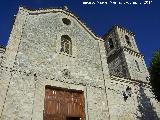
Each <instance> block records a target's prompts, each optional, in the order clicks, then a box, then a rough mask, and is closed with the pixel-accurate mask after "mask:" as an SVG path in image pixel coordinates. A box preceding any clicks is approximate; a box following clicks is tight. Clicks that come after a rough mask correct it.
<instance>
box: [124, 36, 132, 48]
mask: <svg viewBox="0 0 160 120" xmlns="http://www.w3.org/2000/svg"><path fill="white" fill-rule="evenodd" d="M125 39H126V42H127V44H128V45H129V46H131V42H130V39H129V37H128V36H127V35H125Z"/></svg>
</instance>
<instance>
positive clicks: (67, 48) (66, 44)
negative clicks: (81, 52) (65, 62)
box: [61, 35, 72, 55]
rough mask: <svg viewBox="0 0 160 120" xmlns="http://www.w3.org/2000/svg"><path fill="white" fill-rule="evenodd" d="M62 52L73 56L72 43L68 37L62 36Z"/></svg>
mask: <svg viewBox="0 0 160 120" xmlns="http://www.w3.org/2000/svg"><path fill="white" fill-rule="evenodd" d="M61 52H64V53H67V54H70V55H71V54H72V42H71V38H70V37H69V36H68V35H62V36H61Z"/></svg>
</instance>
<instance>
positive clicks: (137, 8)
mask: <svg viewBox="0 0 160 120" xmlns="http://www.w3.org/2000/svg"><path fill="white" fill-rule="evenodd" d="M85 1H86V2H95V3H96V4H94V5H89V4H87V5H84V4H83V2H85ZM97 1H98V0H1V1H0V44H2V45H7V42H8V39H9V35H10V32H11V29H12V25H13V19H14V15H16V14H17V11H18V7H19V6H20V5H22V6H26V7H27V8H31V9H38V8H51V7H53V8H54V7H63V6H68V8H69V10H70V11H72V12H73V13H74V14H75V15H76V16H79V17H80V19H81V20H82V22H84V23H86V24H87V26H88V27H89V28H90V29H91V30H92V31H93V32H94V33H95V34H96V35H97V36H100V37H102V36H103V35H104V34H105V32H107V31H108V30H109V29H110V28H111V26H112V25H114V24H119V25H122V26H124V27H125V28H127V29H129V30H131V31H132V32H134V33H135V34H136V42H137V44H138V47H139V50H140V51H141V53H142V54H144V56H145V61H146V63H147V65H149V61H150V60H151V56H152V54H153V52H154V51H155V50H156V49H158V48H160V0H152V2H151V3H150V4H145V5H144V4H143V3H144V2H145V0H126V1H125V0H99V1H98V2H100V1H101V2H108V4H103V5H100V4H98V2H97ZM109 1H111V2H114V1H116V2H121V1H123V2H122V3H125V2H129V3H133V2H134V1H136V2H137V3H138V5H133V4H131V5H126V4H125V5H119V3H118V4H116V5H114V4H111V3H109ZM138 1H139V2H138ZM140 3H142V4H141V5H140Z"/></svg>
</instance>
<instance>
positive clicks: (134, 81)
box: [0, 7, 160, 120]
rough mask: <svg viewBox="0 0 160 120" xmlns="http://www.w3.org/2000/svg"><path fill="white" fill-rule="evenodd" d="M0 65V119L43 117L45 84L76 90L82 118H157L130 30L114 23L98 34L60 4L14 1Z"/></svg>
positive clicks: (40, 119) (159, 112)
mask: <svg viewBox="0 0 160 120" xmlns="http://www.w3.org/2000/svg"><path fill="white" fill-rule="evenodd" d="M0 66H1V68H0V120H44V111H45V107H44V106H45V104H46V103H45V100H44V99H45V98H46V97H45V88H46V86H47V85H49V86H51V87H58V88H61V89H67V90H75V91H76V90H77V91H82V92H83V96H84V106H83V107H84V108H83V111H84V118H83V119H85V120H158V119H159V118H160V103H158V102H157V101H156V100H155V98H154V95H153V94H152V92H151V87H150V85H149V82H148V78H149V73H148V71H147V68H146V65H145V62H144V58H143V55H142V54H141V53H140V52H139V50H138V47H137V45H136V42H135V35H134V34H133V33H132V32H130V31H128V30H127V29H125V28H123V27H121V26H118V25H114V26H113V27H112V28H111V29H110V30H109V31H108V32H107V33H106V34H105V35H104V36H103V37H102V38H100V37H97V36H96V35H95V34H93V32H92V31H91V30H90V29H89V28H87V27H86V25H85V24H84V23H82V22H81V21H80V20H79V19H78V18H77V17H76V16H75V15H74V14H72V13H71V12H69V11H68V10H66V9H65V10H64V9H41V10H29V9H26V8H23V7H20V8H19V11H18V14H17V16H16V19H15V22H14V25H13V29H12V32H11V34H10V38H9V43H8V45H7V47H6V48H3V47H1V48H0ZM50 107H52V106H50ZM79 119H81V118H79ZM59 120H60V119H59Z"/></svg>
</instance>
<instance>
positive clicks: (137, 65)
mask: <svg viewBox="0 0 160 120" xmlns="http://www.w3.org/2000/svg"><path fill="white" fill-rule="evenodd" d="M135 63H136V67H137V70H138V71H140V68H139V64H138V62H137V61H136V60H135Z"/></svg>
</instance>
